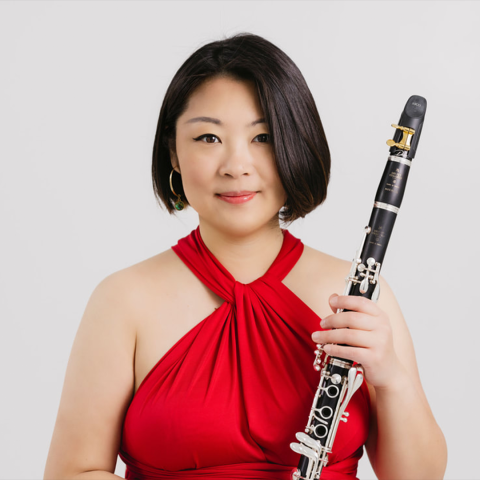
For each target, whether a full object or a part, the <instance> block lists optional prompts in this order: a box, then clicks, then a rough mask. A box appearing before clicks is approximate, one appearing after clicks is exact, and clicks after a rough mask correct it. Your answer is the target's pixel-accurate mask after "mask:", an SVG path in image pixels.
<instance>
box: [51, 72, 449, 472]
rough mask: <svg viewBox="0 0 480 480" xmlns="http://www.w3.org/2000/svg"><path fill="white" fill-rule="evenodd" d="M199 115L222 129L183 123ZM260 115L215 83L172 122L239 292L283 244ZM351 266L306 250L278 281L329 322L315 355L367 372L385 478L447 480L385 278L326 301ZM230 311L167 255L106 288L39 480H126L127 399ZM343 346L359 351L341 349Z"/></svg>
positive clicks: (70, 372)
mask: <svg viewBox="0 0 480 480" xmlns="http://www.w3.org/2000/svg"><path fill="white" fill-rule="evenodd" d="M199 116H204V117H213V118H217V119H220V120H221V122H222V125H217V124H214V123H205V122H198V123H197V122H195V123H188V120H190V119H191V118H195V117H199ZM262 116H263V115H262V111H261V109H260V105H259V102H258V98H257V96H256V92H255V89H254V86H253V84H251V83H247V82H238V81H234V80H232V79H228V78H216V79H213V80H210V81H208V82H207V83H204V84H203V85H202V86H201V87H199V88H198V89H197V90H196V91H195V92H194V93H193V94H192V95H191V97H190V99H189V104H188V108H187V109H186V111H185V112H184V114H183V115H182V116H181V117H180V118H179V119H178V122H177V125H176V127H177V128H176V131H177V136H176V144H175V150H176V152H173V151H172V157H171V158H172V167H173V168H175V169H176V170H177V172H178V173H180V174H181V175H182V182H183V187H184V191H185V193H186V196H187V198H188V201H189V204H190V205H191V208H193V209H195V211H196V212H197V213H198V216H199V226H200V233H201V235H202V238H203V240H204V242H205V244H206V246H207V247H208V249H209V250H210V251H211V252H212V253H213V254H214V255H215V257H216V258H217V259H218V260H219V261H220V262H221V263H222V265H224V266H225V268H226V269H227V270H228V271H229V272H230V273H231V274H232V275H233V277H234V278H235V279H236V280H237V281H240V282H242V283H250V282H252V281H253V280H255V279H256V278H258V277H260V276H262V275H263V274H264V273H265V272H266V271H267V269H268V268H269V266H270V265H271V264H272V262H273V260H274V259H275V257H276V256H277V255H278V253H279V251H280V248H281V246H282V241H283V238H282V233H281V229H280V225H279V222H278V217H277V213H278V211H279V209H280V208H281V207H282V205H283V204H284V203H285V201H286V195H285V191H284V189H283V187H282V185H281V182H280V178H279V176H278V172H277V169H276V166H275V161H274V156H273V152H272V147H271V145H270V144H269V143H268V136H267V135H268V133H269V132H268V129H267V126H266V125H265V124H261V123H259V124H256V125H254V126H251V125H249V124H251V122H253V121H255V120H257V119H259V118H261V117H262ZM206 134H208V135H211V136H210V137H204V138H203V139H198V137H199V136H201V135H206ZM194 138H197V141H195V140H194ZM229 190H254V191H258V193H257V194H256V196H255V198H254V199H252V200H250V201H249V202H247V203H244V204H240V205H232V204H229V203H226V202H224V201H223V200H220V199H219V198H218V197H217V196H216V195H215V194H216V193H219V192H225V191H229ZM349 268H350V262H346V261H344V260H341V259H337V258H335V257H332V256H330V255H327V254H325V253H323V252H319V251H317V250H315V249H313V248H311V247H309V246H308V245H305V246H304V252H303V254H302V256H301V257H300V259H299V260H298V261H297V263H296V264H295V266H294V267H293V269H292V270H291V271H290V272H289V274H288V275H287V276H286V277H285V278H284V279H283V283H284V284H285V285H286V286H287V287H288V288H289V289H290V290H292V292H293V293H294V294H296V295H297V296H298V297H299V298H300V300H302V301H303V302H304V303H305V304H306V305H308V306H309V307H310V308H311V309H312V311H313V312H315V313H316V314H317V315H318V316H319V317H320V318H321V319H323V320H322V325H319V327H318V331H316V332H312V358H313V350H314V349H315V343H324V344H327V345H326V347H325V348H326V350H327V351H328V353H330V354H332V355H338V356H340V357H344V358H349V359H352V360H356V361H358V362H360V363H362V365H363V366H364V368H365V374H366V381H367V386H368V388H369V392H370V397H371V409H372V415H371V425H370V430H369V437H368V440H367V444H366V449H367V452H368V456H369V459H370V461H371V463H372V466H373V469H374V471H375V473H376V475H377V477H378V478H379V479H380V480H382V479H388V480H392V479H399V480H400V479H401V480H408V479H412V480H413V479H415V480H419V479H428V480H432V479H441V478H443V475H444V471H445V465H446V455H447V454H446V444H445V440H444V437H443V434H442V432H441V430H440V428H439V427H438V425H437V424H436V422H435V419H434V417H433V415H432V412H431V410H430V407H429V404H428V401H427V399H426V397H425V394H424V392H423V388H422V385H421V382H420V378H419V375H418V368H417V364H416V360H415V352H414V348H413V344H412V340H411V337H410V334H409V332H408V328H407V325H406V322H405V320H404V318H403V315H402V312H401V310H400V307H399V305H398V303H397V301H396V299H395V296H394V295H393V292H392V291H391V289H390V288H389V286H388V284H387V283H386V281H385V279H384V278H383V277H382V276H381V277H380V285H381V291H382V293H381V295H380V299H379V301H378V303H377V304H374V303H373V302H371V301H370V300H367V299H364V298H358V297H344V296H337V295H336V294H333V295H332V292H339V291H342V290H343V285H344V278H345V275H346V273H348V271H349ZM318 272H322V275H319V273H318ZM179 287H181V288H179ZM335 298H336V299H337V301H338V303H337V304H334V301H335V300H334V299H335ZM222 302H223V299H221V298H220V297H218V296H217V295H215V294H214V293H213V292H212V291H211V290H209V289H208V288H207V287H206V286H205V285H204V284H203V283H202V282H201V281H200V280H199V279H198V278H197V277H196V276H195V275H194V274H193V273H192V272H191V271H190V270H189V268H188V267H187V266H186V265H185V264H184V263H183V262H182V261H181V260H180V259H179V258H178V257H177V256H176V254H175V253H174V252H173V251H172V250H171V249H168V250H166V251H164V252H161V253H160V254H158V255H155V256H153V257H151V258H149V259H146V260H144V261H142V262H139V263H138V264H135V265H132V266H130V267H128V268H125V269H123V270H120V271H118V272H115V273H113V274H111V275H109V276H108V277H106V278H105V279H104V280H102V282H100V284H99V285H98V286H97V287H96V288H95V290H94V292H93V293H92V295H91V297H90V299H89V301H88V304H87V307H86V309H85V313H84V315H83V317H82V320H81V323H80V326H79V329H78V332H77V335H76V337H75V341H74V344H73V347H72V352H71V355H70V359H69V362H68V366H67V372H66V375H65V383H64V387H63V391H62V397H61V401H60V406H59V412H58V416H57V421H56V424H55V429H54V433H53V437H52V442H51V446H50V450H49V455H48V459H47V464H46V467H45V473H44V478H45V479H49V480H54V479H73V478H74V479H77V480H87V479H92V480H94V479H95V480H97V479H98V480H99V479H104V480H113V479H119V478H120V477H118V476H116V475H114V473H113V472H114V471H115V465H116V459H117V453H118V449H119V446H120V442H121V433H122V424H123V421H124V418H125V414H126V411H127V409H128V406H129V404H130V402H131V399H132V397H133V395H134V394H135V393H136V391H137V389H138V387H139V385H140V384H141V382H142V381H143V379H144V378H145V376H146V375H147V374H148V372H149V371H150V370H151V369H152V368H153V367H154V366H155V364H156V363H157V362H158V360H159V359H160V358H161V357H162V356H163V355H164V354H165V353H166V352H167V351H168V350H169V349H170V348H171V347H172V346H173V345H174V344H175V343H176V342H177V341H178V340H179V339H180V338H182V337H183V336H184V335H185V334H186V333H187V332H188V331H189V330H191V329H192V328H194V327H195V326H196V325H197V324H198V323H199V322H200V321H201V320H202V319H204V318H205V317H206V316H207V315H209V314H211V313H212V312H213V311H214V309H215V308H218V307H219V306H220V305H221V303H222ZM337 308H346V309H349V310H352V311H351V312H344V313H339V314H336V313H335V312H336V311H337ZM172 319H173V320H172ZM341 343H346V344H349V345H355V347H340V346H338V345H335V344H341ZM306 368H307V367H306ZM305 420H307V418H305Z"/></svg>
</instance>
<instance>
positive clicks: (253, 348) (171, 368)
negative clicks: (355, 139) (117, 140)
mask: <svg viewBox="0 0 480 480" xmlns="http://www.w3.org/2000/svg"><path fill="white" fill-rule="evenodd" d="M282 232H283V237H284V238H283V244H282V248H281V250H280V252H279V254H278V255H277V257H276V258H275V260H274V262H273V263H272V265H271V266H270V268H269V269H268V271H267V272H266V273H265V274H264V275H263V276H262V277H260V278H258V279H256V280H255V281H253V282H251V283H249V284H243V283H240V282H237V281H236V280H235V279H234V278H233V276H232V275H231V274H230V273H229V272H228V271H227V270H226V269H225V268H224V267H223V265H221V263H220V262H219V261H218V260H217V259H216V258H215V257H214V256H213V254H212V253H211V252H210V251H209V250H208V248H207V247H206V245H205V244H204V243H203V240H202V238H201V236H200V229H199V227H197V228H196V229H195V230H193V231H192V232H191V233H190V234H189V235H187V236H186V237H184V238H182V239H180V240H179V241H178V243H177V245H174V246H173V247H172V249H173V251H174V252H175V253H176V254H177V255H178V256H179V257H180V259H181V260H182V261H183V262H184V263H185V264H186V265H187V266H188V267H189V268H190V269H191V270H192V272H193V273H194V274H195V275H196V276H197V277H198V278H199V279H200V280H201V281H202V282H203V283H204V284H205V285H206V286H207V287H208V288H209V289H211V290H212V291H213V292H215V293H216V294H217V295H218V296H220V297H221V298H223V299H224V300H225V302H224V303H223V304H222V305H221V306H220V307H219V308H218V309H216V310H215V311H214V312H213V313H211V314H210V315H209V316H208V317H206V318H205V319H203V320H202V321H201V322H200V323H198V324H197V325H196V326H195V327H194V328H192V329H191V330H190V331H189V332H188V333H187V334H185V335H184V336H183V337H182V338H181V339H180V340H179V341H178V342H177V343H176V344H175V345H173V346H172V347H171V348H170V350H169V351H168V352H167V353H166V354H165V355H164V356H163V357H162V358H161V359H160V360H159V361H158V363H157V364H156V365H155V366H154V367H153V368H152V370H151V371H150V372H149V373H148V375H147V376H146V377H145V379H144V380H143V382H142V383H141V384H140V386H139V388H138V391H137V392H136V394H135V396H134V398H133V400H132V402H131V404H130V406H129V408H128V411H127V413H126V417H125V422H124V425H123V435H122V442H121V447H120V451H119V455H120V458H121V459H122V460H123V461H124V462H125V464H126V465H127V469H126V477H125V478H127V479H129V480H137V479H138V480H156V479H181V480H187V479H188V480H190V479H203V478H214V479H216V480H232V479H251V480H265V479H271V480H289V479H290V473H291V471H292V470H293V468H295V467H296V466H297V464H298V461H299V459H300V455H298V454H297V453H295V452H293V451H292V450H291V449H290V443H291V442H296V441H297V440H296V437H295V433H296V432H303V431H304V429H305V426H306V424H307V420H308V414H309V412H310V408H311V406H312V402H313V397H314V394H315V390H316V388H317V386H318V383H319V378H320V376H319V373H318V372H317V371H315V370H314V368H313V360H314V358H315V357H314V353H313V351H314V349H315V343H314V342H313V341H312V339H311V334H312V332H314V331H316V330H320V329H321V327H320V325H319V323H320V317H319V316H318V315H316V314H315V313H314V311H313V310H312V309H311V308H310V307H308V306H307V305H306V304H305V303H304V302H303V301H302V300H300V298H299V297H297V296H296V295H295V294H294V293H293V292H292V291H291V290H289V289H288V288H287V287H286V286H285V285H284V284H283V283H282V280H283V278H284V277H285V276H286V275H287V274H288V272H289V271H290V270H291V269H292V268H293V266H294V265H295V264H296V262H297V261H298V259H299V258H300V256H301V254H302V252H303V248H304V245H303V243H302V242H301V241H300V240H299V239H298V238H296V237H294V236H293V235H292V234H291V233H290V232H289V231H288V230H282ZM321 274H322V272H319V275H321ZM178 287H179V288H182V287H181V285H179V286H178ZM185 295H188V292H185ZM174 320H175V319H173V318H172V319H171V321H174ZM347 410H348V412H349V413H350V416H349V419H348V423H346V424H345V423H343V422H340V426H339V428H338V432H337V436H336V439H335V443H334V446H333V453H332V454H331V455H330V457H329V458H330V460H329V464H328V465H327V467H325V468H324V469H323V472H322V480H352V479H355V478H356V472H357V464H358V460H359V459H360V457H361V456H362V454H363V445H364V443H365V441H366V439H367V434H368V421H369V420H368V417H369V413H370V403H369V396H368V390H367V387H366V384H365V382H364V384H363V385H362V388H361V389H359V390H358V391H357V393H355V395H354V396H353V398H352V400H351V401H350V404H349V406H348V409H347Z"/></svg>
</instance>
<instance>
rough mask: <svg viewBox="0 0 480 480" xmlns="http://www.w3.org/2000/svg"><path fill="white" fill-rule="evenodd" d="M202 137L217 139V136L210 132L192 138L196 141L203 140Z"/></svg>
mask: <svg viewBox="0 0 480 480" xmlns="http://www.w3.org/2000/svg"><path fill="white" fill-rule="evenodd" d="M204 138H216V139H218V137H217V136H216V135H212V134H211V133H206V134H205V135H200V136H199V137H197V138H194V140H195V141H196V142H198V141H199V140H203V139H204ZM203 143H219V142H203Z"/></svg>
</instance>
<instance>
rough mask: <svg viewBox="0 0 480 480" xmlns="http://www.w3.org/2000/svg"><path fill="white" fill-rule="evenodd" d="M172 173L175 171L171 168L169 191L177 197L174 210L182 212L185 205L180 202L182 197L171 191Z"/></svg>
mask: <svg viewBox="0 0 480 480" xmlns="http://www.w3.org/2000/svg"><path fill="white" fill-rule="evenodd" d="M174 171H175V169H174V168H172V171H171V172H170V190H171V191H172V193H173V194H174V195H175V196H176V197H177V201H176V202H175V209H176V210H178V211H180V210H183V209H184V208H185V204H184V203H183V202H182V197H181V196H180V195H178V193H175V190H174V189H173V185H172V175H173V172H174Z"/></svg>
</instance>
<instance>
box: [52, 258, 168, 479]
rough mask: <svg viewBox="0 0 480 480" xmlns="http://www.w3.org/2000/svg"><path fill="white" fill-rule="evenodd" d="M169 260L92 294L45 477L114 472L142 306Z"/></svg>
mask: <svg viewBox="0 0 480 480" xmlns="http://www.w3.org/2000/svg"><path fill="white" fill-rule="evenodd" d="M169 261H170V259H169V254H168V253H165V252H164V253H162V254H159V255H156V256H155V257H152V258H150V259H147V260H145V261H143V262H140V263H138V264H136V265H132V266H131V267H128V268H125V269H122V270H119V271H117V272H114V273H112V274H110V275H108V276H107V277H105V278H104V279H103V280H101V281H100V282H99V283H98V285H97V286H96V287H95V288H94V289H93V292H92V293H91V295H90V298H89V299H88V302H87V305H86V307H85V311H84V313H83V316H82V318H81V320H80V324H79V326H78V329H77V332H76V335H75V338H74V341H73V345H72V349H71V353H70V357H69V360H68V364H67V369H66V373H65V378H64V384H63V389H62V394H61V398H60V405H59V409H58V414H57V419H56V423H55V428H54V432H53V436H52V440H51V444H50V449H49V453H48V458H47V462H46V466H45V473H44V478H50V479H56V478H70V477H72V476H73V475H75V474H77V473H81V472H86V471H92V470H104V471H109V472H112V473H113V472H114V470H115V464H116V461H117V453H118V449H119V446H120V441H121V431H122V425H123V421H124V417H125V414H126V411H127V409H128V406H129V404H130V402H131V399H132V397H133V394H134V384H135V350H136V335H137V319H138V318H139V315H141V312H142V309H145V310H148V308H149V305H145V303H144V302H145V301H147V300H148V298H149V295H150V292H149V291H148V289H149V288H150V285H153V284H154V282H155V277H156V276H159V277H162V271H164V272H170V267H169V266H168V265H169ZM154 265H159V266H160V268H159V269H157V268H155V267H154ZM172 274H174V273H172ZM157 284H158V282H157Z"/></svg>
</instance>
